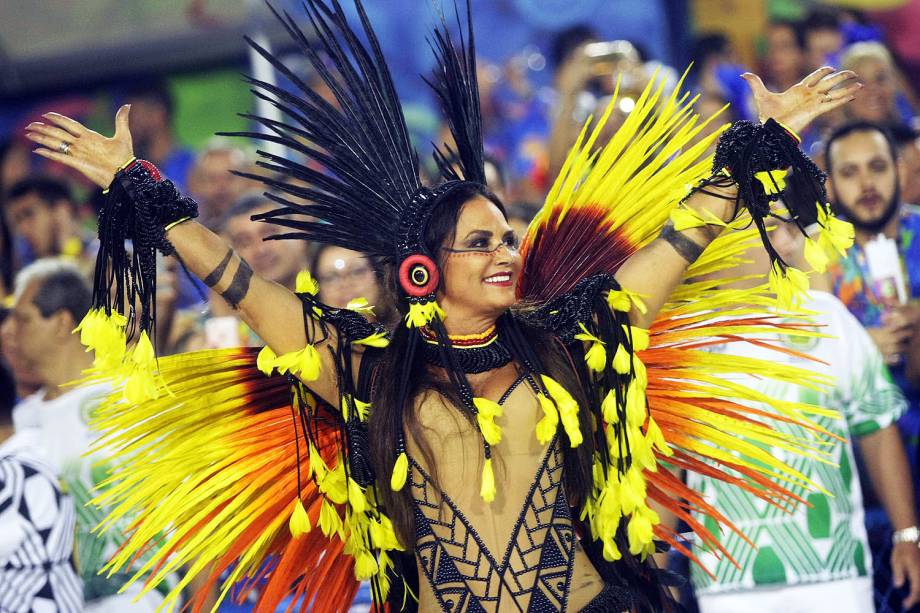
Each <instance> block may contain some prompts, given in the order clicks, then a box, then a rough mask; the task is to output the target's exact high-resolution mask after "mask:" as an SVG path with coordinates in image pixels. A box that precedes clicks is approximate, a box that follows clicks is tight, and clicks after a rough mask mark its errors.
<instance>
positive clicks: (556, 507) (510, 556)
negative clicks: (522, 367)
mask: <svg viewBox="0 0 920 613" xmlns="http://www.w3.org/2000/svg"><path fill="white" fill-rule="evenodd" d="M516 384H517V382H516ZM516 384H515V385H512V387H511V388H510V389H509V390H508V392H506V393H505V394H504V395H503V396H502V398H501V401H500V402H502V403H503V402H504V400H506V399H507V398H508V396H509V395H510V392H511V391H512V390H513V389H514V387H516ZM410 466H411V468H410V471H409V481H410V485H411V488H412V496H413V498H414V499H415V526H416V530H415V531H416V546H415V552H416V557H417V558H418V561H419V565H420V566H421V568H422V570H423V571H424V573H425V575H426V576H427V578H428V581H429V583H430V584H431V587H432V589H433V591H434V593H435V596H436V597H437V599H438V602H439V603H440V605H441V608H442V609H443V610H444V611H448V612H450V613H477V612H487V613H498V612H500V611H501V612H504V611H521V612H530V613H544V612H554V613H555V612H557V611H565V610H566V600H567V599H566V594H567V593H568V589H569V583H570V581H571V578H572V569H573V563H574V560H575V539H576V536H575V531H574V529H573V527H572V515H571V511H570V509H569V505H568V501H567V500H566V496H565V495H564V492H563V487H562V470H563V462H562V452H561V450H560V449H559V444H558V437H556V438H554V439H553V441H552V442H551V443H550V444H549V448H548V449H547V451H546V454H545V455H544V457H543V461H542V462H541V464H540V467H539V468H538V470H537V474H536V475H535V476H534V478H533V483H532V485H531V487H530V490H529V491H528V494H527V496H526V497H525V499H524V506H523V507H522V509H521V512H520V515H519V516H518V519H517V520H516V521H515V523H514V527H513V529H512V531H511V535H510V538H509V541H508V545H507V547H506V549H505V552H504V555H502V557H501V559H500V560H499V559H498V558H497V556H496V555H495V552H491V551H489V549H488V548H487V547H486V546H485V544H483V542H482V540H481V539H480V537H479V535H478V534H477V533H476V529H475V528H474V527H473V526H472V525H471V524H470V522H469V521H468V520H467V518H466V517H465V516H464V514H463V512H462V511H461V510H460V509H459V508H458V507H457V505H456V504H455V503H454V502H453V501H452V500H451V499H450V498H449V497H448V496H447V495H446V494H444V493H443V492H441V491H439V490H438V489H437V487H436V486H435V485H434V483H433V481H432V479H431V477H430V476H429V475H428V474H427V473H426V472H425V470H424V469H423V468H422V467H421V466H419V465H418V464H417V463H416V462H415V461H414V460H411V459H410Z"/></svg>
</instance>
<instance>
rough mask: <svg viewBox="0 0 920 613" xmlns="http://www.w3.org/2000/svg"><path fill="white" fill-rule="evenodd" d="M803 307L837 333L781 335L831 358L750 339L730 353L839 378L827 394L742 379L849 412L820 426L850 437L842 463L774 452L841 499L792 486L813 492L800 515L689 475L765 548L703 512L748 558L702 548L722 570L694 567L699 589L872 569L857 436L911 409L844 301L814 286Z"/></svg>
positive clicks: (839, 457)
mask: <svg viewBox="0 0 920 613" xmlns="http://www.w3.org/2000/svg"><path fill="white" fill-rule="evenodd" d="M803 306H804V307H805V308H807V309H809V310H812V311H815V312H818V313H820V315H818V316H817V317H816V318H815V323H816V324H817V325H819V326H821V327H820V329H819V330H820V332H821V333H822V334H826V335H828V336H829V337H830V338H811V337H794V338H792V337H783V338H782V339H781V341H780V342H782V343H783V344H785V345H787V346H789V347H790V348H792V349H794V350H796V351H798V352H800V353H802V354H807V355H809V356H811V357H813V358H817V359H818V360H821V362H823V363H819V362H815V361H811V360H805V359H802V358H798V357H795V356H790V355H785V354H781V353H778V352H775V351H771V350H769V349H765V348H763V347H758V346H756V345H753V344H750V343H731V344H730V346H727V347H726V346H722V347H723V348H722V350H723V351H731V352H732V354H733V355H743V356H747V357H756V358H762V359H766V360H770V361H773V362H777V361H780V360H782V361H784V362H786V363H790V364H794V365H795V366H798V367H801V368H809V369H813V370H818V371H820V372H822V373H823V374H825V375H830V376H832V377H834V380H835V381H836V385H835V386H834V387H833V388H832V389H827V390H824V391H815V390H813V389H809V388H805V387H802V386H798V385H795V384H792V383H785V382H779V381H774V380H770V379H762V378H757V377H754V376H742V377H743V378H738V379H735V380H737V381H740V382H743V383H744V384H745V385H747V386H749V387H751V388H753V389H756V390H757V391H759V392H761V393H763V394H766V395H768V396H771V397H773V398H778V399H784V400H788V401H793V402H806V403H809V404H814V405H818V406H823V407H827V408H831V409H835V410H837V411H839V412H840V414H841V416H842V419H831V418H827V417H822V418H818V419H817V421H818V423H820V425H822V426H823V427H825V428H827V429H828V430H829V431H830V432H832V433H834V434H837V435H839V436H841V437H843V438H844V439H845V440H846V441H847V442H846V443H839V444H838V445H837V446H836V449H834V451H833V460H834V462H835V463H836V464H837V465H838V466H832V465H827V464H823V463H820V462H818V461H816V460H812V459H808V458H804V457H799V456H791V455H785V453H784V452H783V451H782V450H779V449H773V450H771V453H772V454H773V455H774V456H776V457H782V458H783V459H785V460H786V461H787V462H789V464H790V465H791V466H793V467H794V468H796V469H798V470H800V471H801V472H802V473H803V474H804V475H805V476H806V477H808V478H810V479H812V480H813V481H815V482H816V483H817V484H818V485H820V486H821V487H823V488H824V489H826V490H827V491H828V492H830V493H831V494H832V496H827V495H825V494H822V493H820V492H816V491H810V490H807V489H806V488H805V487H803V486H795V485H793V486H790V487H789V489H790V490H791V491H793V492H794V493H795V494H798V495H800V496H802V497H803V498H805V499H806V500H807V501H808V502H809V503H810V505H811V506H806V505H802V504H800V505H798V506H797V507H796V509H795V510H794V511H793V512H792V513H786V512H784V511H782V510H780V509H777V508H776V507H774V506H772V505H770V504H767V503H766V502H764V501H762V500H760V499H758V498H756V497H754V496H752V495H751V494H748V493H746V492H744V491H742V490H741V489H739V488H737V487H734V486H731V485H729V484H726V483H722V482H719V481H715V480H713V479H710V478H707V477H702V476H700V475H697V474H688V475H687V481H688V484H689V485H690V486H691V487H693V488H694V489H696V490H698V491H700V492H701V493H703V495H705V496H706V499H707V500H708V501H709V502H711V503H712V504H713V505H714V506H715V507H716V508H717V509H719V510H720V511H722V512H723V513H724V514H725V515H726V516H727V517H728V518H729V519H730V520H731V521H732V522H733V523H734V524H735V525H736V526H737V527H738V528H739V529H740V530H741V532H742V533H744V534H745V535H746V536H747V537H748V538H749V539H750V540H751V541H752V542H753V543H754V545H755V546H756V548H752V547H751V546H750V545H748V544H747V543H745V542H744V541H743V540H742V539H741V537H739V536H738V535H737V534H735V533H734V532H731V531H725V532H724V533H723V534H721V535H720V534H719V532H718V529H717V528H716V525H715V523H714V522H713V521H712V520H710V519H708V518H706V517H703V516H701V515H699V516H697V519H699V520H701V521H704V522H705V523H706V525H707V527H709V528H710V530H711V531H712V532H713V534H715V535H717V536H718V538H719V539H720V541H721V543H722V544H723V545H724V546H725V548H726V549H727V550H728V552H729V553H730V554H731V555H732V556H733V557H734V558H735V560H736V561H737V562H738V564H739V565H740V568H737V567H736V566H735V565H734V564H732V562H731V561H730V560H728V559H727V558H726V557H724V556H723V557H722V558H721V559H719V558H717V557H716V556H715V555H714V554H713V553H711V552H709V551H706V550H704V549H703V548H701V547H695V549H694V553H695V554H697V555H698V556H699V558H700V560H701V561H702V562H703V564H704V565H705V566H706V568H708V569H709V570H710V571H711V572H712V573H713V574H715V576H716V580H715V581H713V580H712V579H711V578H710V577H709V576H708V575H707V574H706V573H705V572H703V570H702V569H700V568H698V567H697V565H696V564H694V565H692V566H693V569H692V571H691V575H692V579H693V584H694V587H695V588H696V591H697V594H700V595H706V594H717V593H724V592H732V591H740V590H749V589H753V588H756V587H760V586H777V585H796V584H803V583H819V582H824V581H834V580H840V579H846V578H851V577H862V576H867V575H870V574H871V555H870V554H869V551H868V543H867V540H866V531H865V528H864V526H863V506H862V491H861V490H860V487H859V477H858V475H857V473H856V467H855V464H854V459H853V448H852V445H851V443H850V440H851V439H852V437H858V436H863V435H865V434H869V433H872V432H875V431H877V430H879V429H881V428H885V427H887V426H890V425H891V424H892V423H894V421H895V420H896V419H897V418H898V417H899V416H900V415H901V413H902V412H903V411H904V410H905V408H906V403H905V401H904V398H903V396H902V395H901V393H900V391H899V390H898V388H897V386H896V385H895V384H894V383H892V381H891V379H890V376H889V374H888V370H887V369H886V368H885V365H884V363H883V361H882V357H881V355H880V354H879V352H878V350H877V349H876V347H875V344H874V343H873V342H872V339H871V338H870V337H869V335H868V333H867V332H866V331H865V329H864V328H863V327H862V326H861V325H860V324H859V322H858V321H857V320H856V319H855V318H854V317H853V316H852V315H851V314H850V313H849V311H847V309H846V307H845V306H844V305H843V304H842V303H841V302H840V301H839V300H837V299H836V298H835V297H833V296H832V295H830V294H826V293H824V292H811V300H810V302H808V303H807V304H805V305H803ZM774 426H775V427H777V429H780V430H785V431H792V430H793V429H799V427H798V426H793V425H789V424H782V423H778V422H776V423H774ZM799 434H801V432H799Z"/></svg>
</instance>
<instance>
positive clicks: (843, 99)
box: [741, 66, 862, 132]
mask: <svg viewBox="0 0 920 613" xmlns="http://www.w3.org/2000/svg"><path fill="white" fill-rule="evenodd" d="M741 78H742V79H744V80H745V81H747V84H748V86H749V87H750V88H751V93H752V94H753V95H754V106H756V107H757V114H758V116H759V117H760V121H761V122H764V121H766V120H767V119H770V118H773V119H774V120H775V121H778V122H779V123H781V124H783V125H785V126H787V127H789V128H791V129H792V130H794V131H796V132H799V131H801V130H804V129H805V128H806V127H808V124H810V123H811V122H812V121H813V120H814V119H815V118H816V117H818V116H819V115H823V114H824V113H827V112H828V111H832V110H834V109H836V108H837V107H839V106H842V105H844V104H846V103H847V102H849V101H850V100H852V99H853V97H854V96H855V94H856V92H857V91H858V90H859V89H860V88H861V87H862V83H859V82H857V81H856V73H855V72H853V71H852V70H841V71H839V72H838V71H836V70H834V69H833V68H831V67H829V66H825V67H824V68H819V69H818V70H816V71H814V72H813V73H811V74H810V75H808V76H807V77H805V78H804V79H802V80H801V81H799V82H798V83H796V84H795V85H793V86H792V87H790V88H789V89H787V90H786V91H784V92H782V93H778V94H777V93H774V92H771V91H770V90H768V89H767V88H766V86H765V85H764V84H763V81H761V80H760V77H758V76H757V75H755V74H754V73H751V72H746V73H744V74H743V75H741Z"/></svg>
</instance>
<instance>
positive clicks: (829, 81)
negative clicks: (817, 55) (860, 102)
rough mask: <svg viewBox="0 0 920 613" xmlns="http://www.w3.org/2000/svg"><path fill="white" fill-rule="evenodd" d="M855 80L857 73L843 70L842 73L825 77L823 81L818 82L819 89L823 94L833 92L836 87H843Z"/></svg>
mask: <svg viewBox="0 0 920 613" xmlns="http://www.w3.org/2000/svg"><path fill="white" fill-rule="evenodd" d="M855 78H857V77H856V73H855V72H853V71H852V70H841V71H840V72H836V73H834V74H832V75H828V76H826V77H824V78H823V79H821V80H820V81H819V82H818V85H817V87H818V89H819V90H820V91H821V92H823V93H827V92H829V91H831V90H832V89H834V88H835V87H837V86H838V85H842V84H843V83H845V82H847V81H849V80H850V79H855Z"/></svg>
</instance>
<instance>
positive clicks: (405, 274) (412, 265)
mask: <svg viewBox="0 0 920 613" xmlns="http://www.w3.org/2000/svg"><path fill="white" fill-rule="evenodd" d="M440 282H441V272H440V271H439V270H438V265H437V264H436V263H435V261H434V260H433V259H431V258H430V257H429V256H427V255H425V254H422V253H413V254H411V255H409V256H407V257H406V258H404V259H403V261H402V262H400V264H399V285H400V287H401V288H402V291H403V292H405V294H406V296H408V299H409V312H408V313H407V314H406V325H407V326H408V327H410V328H421V327H423V326H426V325H428V324H429V323H430V322H431V320H432V319H434V317H435V315H438V316H440V317H441V318H442V319H443V317H444V311H442V310H441V307H439V306H438V303H437V301H436V300H435V292H436V291H437V289H438V284H439V283H440Z"/></svg>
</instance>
